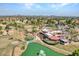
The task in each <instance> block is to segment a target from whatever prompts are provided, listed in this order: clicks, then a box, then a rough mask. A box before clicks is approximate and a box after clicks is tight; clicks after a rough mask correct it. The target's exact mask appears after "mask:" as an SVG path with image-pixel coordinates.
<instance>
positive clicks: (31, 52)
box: [22, 43, 64, 56]
mask: <svg viewBox="0 0 79 59" xmlns="http://www.w3.org/2000/svg"><path fill="white" fill-rule="evenodd" d="M40 50H43V51H44V52H45V54H46V56H64V55H63V54H60V53H57V52H55V51H52V50H51V49H49V48H47V47H45V46H42V45H40V44H37V43H30V44H29V45H28V47H27V49H26V50H25V51H24V52H23V53H22V56H37V53H39V51H40Z"/></svg>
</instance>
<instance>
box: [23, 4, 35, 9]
mask: <svg viewBox="0 0 79 59" xmlns="http://www.w3.org/2000/svg"><path fill="white" fill-rule="evenodd" d="M24 5H25V6H26V8H28V9H31V8H32V6H33V5H34V4H33V3H26V4H24Z"/></svg>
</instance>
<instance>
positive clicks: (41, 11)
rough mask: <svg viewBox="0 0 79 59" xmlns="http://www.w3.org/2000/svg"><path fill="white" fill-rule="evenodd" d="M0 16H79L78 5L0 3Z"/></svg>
mask: <svg viewBox="0 0 79 59" xmlns="http://www.w3.org/2000/svg"><path fill="white" fill-rule="evenodd" d="M0 15H1V16H3V15H37V16H38V15H44V16H50V15H54V16H79V3H0Z"/></svg>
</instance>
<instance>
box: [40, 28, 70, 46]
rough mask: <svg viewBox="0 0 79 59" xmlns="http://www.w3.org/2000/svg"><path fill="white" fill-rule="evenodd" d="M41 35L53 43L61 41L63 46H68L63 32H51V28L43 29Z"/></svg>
mask: <svg viewBox="0 0 79 59" xmlns="http://www.w3.org/2000/svg"><path fill="white" fill-rule="evenodd" d="M41 33H42V34H43V35H44V36H45V37H47V38H48V39H49V40H52V41H60V43H61V44H64V45H66V44H68V43H69V41H68V40H67V39H65V38H64V35H63V32H62V31H61V30H51V29H49V28H43V29H42V30H41Z"/></svg>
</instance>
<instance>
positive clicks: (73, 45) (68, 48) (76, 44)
mask: <svg viewBox="0 0 79 59" xmlns="http://www.w3.org/2000/svg"><path fill="white" fill-rule="evenodd" d="M55 47H57V48H61V49H64V50H66V51H69V52H73V51H74V50H76V49H77V48H79V42H72V43H70V44H68V45H61V44H58V45H55Z"/></svg>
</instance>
